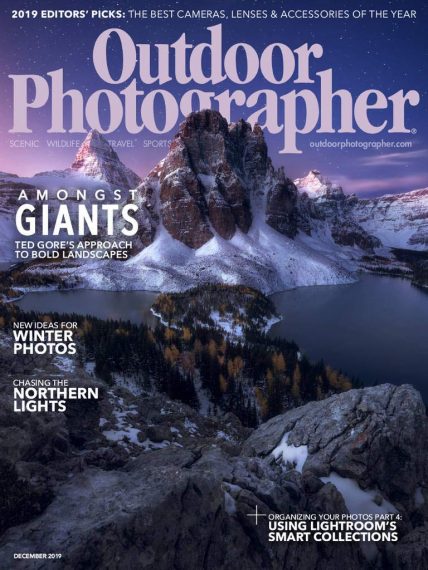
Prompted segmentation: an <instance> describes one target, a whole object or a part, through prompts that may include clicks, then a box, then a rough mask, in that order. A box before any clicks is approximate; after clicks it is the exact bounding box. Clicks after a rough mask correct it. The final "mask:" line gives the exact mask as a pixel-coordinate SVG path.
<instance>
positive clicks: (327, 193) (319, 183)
mask: <svg viewBox="0 0 428 570" xmlns="http://www.w3.org/2000/svg"><path fill="white" fill-rule="evenodd" d="M294 184H295V185H296V187H297V189H298V190H299V192H301V193H306V194H307V195H308V196H309V197H310V198H321V197H328V198H333V197H336V198H339V197H343V196H344V194H343V190H342V187H341V186H339V185H338V184H334V183H332V182H331V181H330V180H329V179H328V178H326V177H325V176H322V174H321V172H320V171H319V170H316V169H312V170H310V171H309V172H308V174H307V175H306V176H305V177H304V178H296V180H295V181H294Z"/></svg>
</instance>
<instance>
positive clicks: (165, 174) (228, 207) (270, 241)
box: [56, 111, 361, 292]
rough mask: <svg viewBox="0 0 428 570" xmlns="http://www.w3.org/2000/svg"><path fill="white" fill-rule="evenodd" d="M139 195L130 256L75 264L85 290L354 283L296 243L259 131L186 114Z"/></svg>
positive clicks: (292, 211) (293, 199) (342, 267)
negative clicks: (122, 258)
mask: <svg viewBox="0 0 428 570" xmlns="http://www.w3.org/2000/svg"><path fill="white" fill-rule="evenodd" d="M138 191H139V192H138V196H137V200H136V201H137V204H138V205H139V211H138V221H139V232H138V235H137V236H136V238H135V240H134V248H133V256H132V257H131V258H130V259H129V260H127V261H125V262H117V261H106V262H99V261H96V262H94V261H89V262H87V263H85V264H84V265H83V267H82V266H81V265H79V267H80V269H79V277H80V279H82V280H83V282H84V284H85V286H87V287H94V288H103V289H151V290H170V291H171V290H172V291H174V290H180V289H184V288H188V287H191V286H193V285H195V284H198V283H207V282H216V281H222V282H224V283H229V284H238V283H242V284H247V285H252V286H254V287H256V288H258V289H260V290H261V291H264V292H273V291H278V290H281V289H286V288H290V287H296V286H302V285H316V284H334V283H344V282H349V281H352V280H353V277H352V276H351V274H350V273H349V271H348V269H354V267H355V264H354V265H352V263H350V264H348V265H349V267H347V265H346V263H342V262H338V259H334V258H333V257H327V256H325V255H323V254H322V253H320V252H319V251H316V250H315V249H314V248H312V247H311V246H310V244H309V245H308V244H306V243H304V242H303V241H301V240H300V239H299V236H298V235H297V234H298V210H297V199H298V193H297V190H296V188H295V186H294V184H293V182H292V181H291V180H289V179H288V178H286V176H285V174H284V172H283V170H275V169H274V168H273V166H272V163H271V160H270V159H269V157H268V150H267V146H266V143H265V140H264V137H263V133H262V130H261V129H260V128H259V127H257V126H256V127H255V128H254V129H252V128H251V126H250V125H249V124H248V123H245V122H244V121H239V122H238V123H235V124H231V125H228V124H227V122H226V120H225V119H224V118H223V117H222V116H221V115H220V114H219V113H217V112H214V111H202V112H199V113H193V114H191V115H190V116H189V117H188V118H187V119H186V121H185V122H184V123H183V124H182V125H181V127H180V130H179V132H178V134H177V135H176V137H175V139H174V141H173V142H172V144H171V147H170V150H169V153H168V155H167V156H166V157H165V159H163V160H162V161H161V162H160V163H159V164H158V165H157V166H156V167H155V168H154V169H153V170H152V172H150V173H149V175H148V176H147V177H146V179H145V180H144V181H143V182H142V183H141V185H140V186H139V187H138ZM348 249H349V258H352V257H353V256H354V253H353V252H352V249H351V248H348ZM358 255H361V252H359V253H358ZM358 255H357V257H358ZM345 258H346V255H345ZM77 266H78V265H77V264H76V265H75V266H73V265H70V262H69V261H67V265H65V264H64V267H63V268H62V269H60V270H61V271H62V272H63V273H64V275H67V274H70V275H71V274H74V273H76V267H77ZM56 270H57V271H58V267H57V268H56Z"/></svg>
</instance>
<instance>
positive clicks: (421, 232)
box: [294, 170, 428, 250]
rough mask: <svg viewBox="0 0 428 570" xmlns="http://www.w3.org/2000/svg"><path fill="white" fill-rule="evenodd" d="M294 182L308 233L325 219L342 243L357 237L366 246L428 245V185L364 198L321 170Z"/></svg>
mask: <svg viewBox="0 0 428 570" xmlns="http://www.w3.org/2000/svg"><path fill="white" fill-rule="evenodd" d="M294 183H295V185H296V187H297V189H298V191H299V194H300V215H301V225H300V227H301V229H302V230H303V231H305V232H306V233H308V234H311V233H312V231H313V230H314V229H315V230H316V228H317V227H318V228H319V225H320V224H319V221H320V220H321V222H322V223H321V225H322V226H324V225H325V224H327V225H328V226H329V229H330V231H331V235H332V236H333V239H334V240H335V241H336V243H339V244H340V243H342V244H343V243H348V244H349V243H350V242H352V241H354V243H356V244H357V245H358V246H359V247H361V248H363V249H370V248H371V249H373V248H374V247H379V246H380V245H383V246H385V247H397V248H404V249H416V250H426V249H427V247H428V188H424V189H421V190H414V191H413V192H406V193H403V194H391V195H387V196H382V197H380V198H372V199H360V198H357V197H356V196H355V195H346V194H344V192H343V190H342V188H341V186H338V185H336V184H333V183H332V182H330V181H329V180H328V179H327V178H325V177H324V176H322V175H321V174H320V172H319V171H318V170H311V171H310V172H309V173H308V175H307V176H306V177H304V178H298V179H297V180H295V181H294Z"/></svg>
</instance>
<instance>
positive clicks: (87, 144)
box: [71, 129, 141, 189]
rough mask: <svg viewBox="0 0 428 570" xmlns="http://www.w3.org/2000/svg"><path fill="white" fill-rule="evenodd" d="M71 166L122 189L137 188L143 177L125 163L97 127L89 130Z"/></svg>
mask: <svg viewBox="0 0 428 570" xmlns="http://www.w3.org/2000/svg"><path fill="white" fill-rule="evenodd" d="M71 168H72V170H75V171H77V172H81V173H83V174H86V175H88V176H91V177H93V178H98V179H100V180H104V181H106V182H108V183H109V184H111V185H112V186H114V187H117V188H121V189H122V188H123V189H129V188H136V187H137V186H138V184H139V183H140V182H141V178H140V177H139V176H138V175H137V174H135V172H133V171H132V170H131V169H130V168H128V167H127V166H125V165H124V164H123V162H122V161H121V160H120V158H119V157H118V155H117V153H116V151H115V150H114V149H113V148H112V147H111V145H110V144H109V142H108V141H107V139H106V138H105V137H103V135H102V134H100V133H99V132H98V131H97V130H96V129H92V130H91V131H89V133H88V135H87V136H86V138H85V140H84V141H83V143H82V145H81V147H80V148H79V150H78V152H77V154H76V158H75V159H74V162H73V164H72V165H71Z"/></svg>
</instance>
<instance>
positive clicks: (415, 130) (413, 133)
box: [410, 129, 418, 135]
mask: <svg viewBox="0 0 428 570" xmlns="http://www.w3.org/2000/svg"><path fill="white" fill-rule="evenodd" d="M410 132H411V133H412V135H415V134H416V133H417V132H418V129H412V130H411V131H410Z"/></svg>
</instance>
